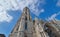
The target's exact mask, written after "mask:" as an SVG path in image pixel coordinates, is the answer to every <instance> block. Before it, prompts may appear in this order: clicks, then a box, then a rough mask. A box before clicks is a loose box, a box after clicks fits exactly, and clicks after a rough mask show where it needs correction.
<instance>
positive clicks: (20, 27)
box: [9, 7, 33, 37]
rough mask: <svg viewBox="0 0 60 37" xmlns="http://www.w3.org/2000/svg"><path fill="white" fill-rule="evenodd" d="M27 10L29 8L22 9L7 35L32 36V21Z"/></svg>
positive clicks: (10, 36) (17, 36) (14, 36)
mask: <svg viewBox="0 0 60 37" xmlns="http://www.w3.org/2000/svg"><path fill="white" fill-rule="evenodd" d="M29 12H30V11H29V8H27V7H25V8H24V9H23V13H22V15H21V17H20V19H19V20H18V22H17V24H16V25H15V27H14V28H13V30H12V32H11V34H10V35H9V37H33V29H32V28H33V22H32V19H31V17H30V13H29Z"/></svg>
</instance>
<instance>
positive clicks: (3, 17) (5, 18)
mask: <svg viewBox="0 0 60 37" xmlns="http://www.w3.org/2000/svg"><path fill="white" fill-rule="evenodd" d="M12 18H13V17H12V16H10V15H9V14H7V13H6V12H1V13H0V22H4V21H6V22H10V21H11V19H12Z"/></svg>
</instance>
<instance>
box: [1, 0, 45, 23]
mask: <svg viewBox="0 0 60 37" xmlns="http://www.w3.org/2000/svg"><path fill="white" fill-rule="evenodd" d="M44 4H45V1H44V0H0V21H1V22H2V21H7V22H9V21H10V20H12V16H10V15H9V14H8V12H7V10H21V11H22V10H23V8H24V7H26V6H27V7H29V9H30V10H31V11H32V12H33V13H34V14H35V15H36V16H39V14H40V13H42V12H44V9H42V8H41V5H44ZM38 7H40V10H39V8H38Z"/></svg>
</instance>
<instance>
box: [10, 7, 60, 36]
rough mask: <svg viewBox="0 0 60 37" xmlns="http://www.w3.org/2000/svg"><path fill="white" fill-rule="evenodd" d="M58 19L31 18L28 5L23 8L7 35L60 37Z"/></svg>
mask: <svg viewBox="0 0 60 37" xmlns="http://www.w3.org/2000/svg"><path fill="white" fill-rule="evenodd" d="M59 25H60V21H56V20H52V21H43V20H40V19H38V18H35V19H34V20H32V18H31V16H30V10H29V8H28V7H25V8H24V9H23V13H22V15H21V17H20V19H19V20H18V21H17V23H16V25H15V27H14V28H13V30H12V31H11V33H10V35H9V37H60V26H59Z"/></svg>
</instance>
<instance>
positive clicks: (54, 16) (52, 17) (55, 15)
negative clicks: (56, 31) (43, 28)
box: [47, 12, 60, 20]
mask: <svg viewBox="0 0 60 37" xmlns="http://www.w3.org/2000/svg"><path fill="white" fill-rule="evenodd" d="M59 14H60V12H58V13H55V14H53V15H52V16H51V17H49V18H48V19H47V20H53V19H56V17H57V16H58V15H59Z"/></svg>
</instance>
